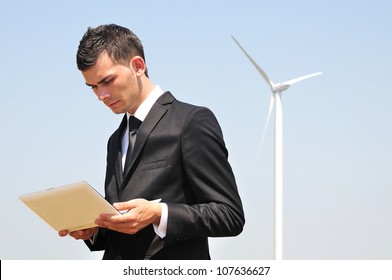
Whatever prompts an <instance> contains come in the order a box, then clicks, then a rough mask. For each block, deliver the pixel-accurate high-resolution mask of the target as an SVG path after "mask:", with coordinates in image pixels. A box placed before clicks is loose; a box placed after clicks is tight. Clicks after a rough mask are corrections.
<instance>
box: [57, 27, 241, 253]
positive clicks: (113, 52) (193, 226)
mask: <svg viewBox="0 0 392 280" xmlns="http://www.w3.org/2000/svg"><path fill="white" fill-rule="evenodd" d="M77 65H78V68H79V70H80V71H81V72H82V75H83V76H84V78H85V80H86V85H88V86H90V87H91V88H92V90H93V91H94V93H95V94H96V95H97V97H98V98H99V100H100V101H102V102H103V103H104V104H105V105H106V106H108V107H109V108H110V109H111V110H112V111H113V112H114V113H116V114H124V118H123V120H122V122H121V124H120V126H119V128H118V129H117V130H116V131H115V132H114V133H113V135H112V136H111V137H110V139H109V141H108V148H107V152H108V153H107V168H106V179H105V198H106V200H108V201H109V202H110V203H112V204H113V205H114V207H115V208H117V209H118V210H119V211H121V212H124V213H123V214H122V215H105V214H102V215H100V217H99V218H98V219H97V220H96V224H97V227H94V228H89V229H86V230H79V231H76V232H71V233H68V232H66V231H60V232H59V234H60V236H66V235H67V234H69V235H71V236H72V237H74V238H75V239H81V240H85V242H86V244H87V246H88V247H89V248H90V250H105V253H104V256H103V258H104V259H210V254H209V249H208V237H223V236H235V235H238V234H239V233H241V231H242V229H243V226H244V223H245V219H244V213H243V208H242V203H241V200H240V197H239V194H238V191H237V187H236V183H235V178H234V175H233V172H232V170H231V167H230V165H229V163H228V161H227V157H228V154H227V150H226V148H225V144H224V141H223V136H222V132H221V129H220V127H219V124H218V122H217V120H216V118H215V117H214V115H213V113H212V112H211V111H210V110H208V109H206V108H203V107H197V106H194V105H190V104H186V103H182V102H180V101H178V100H176V99H175V98H174V97H173V95H172V94H171V93H170V92H163V91H162V90H161V89H160V87H159V86H154V85H153V84H152V82H151V81H150V79H149V77H148V73H147V67H146V64H145V57H144V51H143V46H142V44H141V42H140V40H139V39H138V37H137V36H136V35H135V34H134V33H132V32H131V31H130V30H128V29H126V28H124V27H121V26H117V25H114V24H110V25H102V26H99V27H97V28H89V29H88V30H87V32H86V33H85V35H84V36H83V38H82V40H81V41H80V45H79V48H78V52H77ZM134 117H136V119H135V118H134ZM128 119H129V120H128ZM135 120H136V121H135ZM134 122H138V123H139V124H140V122H141V125H140V126H139V127H138V128H137V127H136V128H132V129H131V128H130V130H129V131H130V132H128V123H129V126H130V127H131V126H132V124H133V123H134ZM129 144H131V146H130V147H129V148H128V145H129ZM128 150H129V151H132V152H131V153H130V154H131V155H127V151H128ZM124 166H125V167H124ZM127 166H128V167H127ZM157 199H160V200H161V202H160V203H159V202H158V201H157Z"/></svg>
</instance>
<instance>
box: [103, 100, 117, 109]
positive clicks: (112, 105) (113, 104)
mask: <svg viewBox="0 0 392 280" xmlns="http://www.w3.org/2000/svg"><path fill="white" fill-rule="evenodd" d="M119 102H120V101H119V100H117V101H113V102H111V103H109V104H106V106H108V107H109V108H113V107H115V106H116V105H117V103H119Z"/></svg>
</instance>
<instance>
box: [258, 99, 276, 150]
mask: <svg viewBox="0 0 392 280" xmlns="http://www.w3.org/2000/svg"><path fill="white" fill-rule="evenodd" d="M274 104H275V95H274V94H271V98H270V102H269V107H268V113H267V118H266V120H265V124H264V129H263V134H262V135H261V141H260V146H259V152H258V155H259V156H260V154H261V150H262V148H263V145H264V139H265V134H266V133H267V128H268V124H269V121H270V118H271V113H272V109H273V108H274Z"/></svg>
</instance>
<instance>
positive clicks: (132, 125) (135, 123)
mask: <svg viewBox="0 0 392 280" xmlns="http://www.w3.org/2000/svg"><path fill="white" fill-rule="evenodd" d="M141 124H142V122H141V120H139V119H138V118H135V117H134V116H130V117H129V122H128V128H129V132H131V131H135V130H137V129H138V128H139V126H140V125H141Z"/></svg>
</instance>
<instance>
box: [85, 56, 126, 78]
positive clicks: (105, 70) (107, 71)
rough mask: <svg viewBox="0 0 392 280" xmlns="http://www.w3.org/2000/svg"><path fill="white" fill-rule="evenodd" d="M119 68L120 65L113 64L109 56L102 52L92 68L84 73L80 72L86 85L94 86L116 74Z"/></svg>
mask: <svg viewBox="0 0 392 280" xmlns="http://www.w3.org/2000/svg"><path fill="white" fill-rule="evenodd" d="M121 66H122V65H120V64H118V63H115V62H113V61H112V59H111V58H110V57H109V55H108V54H107V53H106V52H104V53H102V54H101V55H100V56H99V57H98V59H97V62H96V63H95V64H94V66H92V67H90V68H89V69H87V70H86V71H82V74H83V76H84V78H85V79H86V83H88V84H96V83H98V82H99V81H100V80H102V79H104V78H105V77H107V76H110V75H112V74H114V73H116V72H117V71H118V70H119V68H121Z"/></svg>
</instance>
